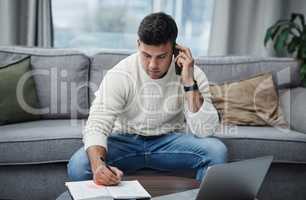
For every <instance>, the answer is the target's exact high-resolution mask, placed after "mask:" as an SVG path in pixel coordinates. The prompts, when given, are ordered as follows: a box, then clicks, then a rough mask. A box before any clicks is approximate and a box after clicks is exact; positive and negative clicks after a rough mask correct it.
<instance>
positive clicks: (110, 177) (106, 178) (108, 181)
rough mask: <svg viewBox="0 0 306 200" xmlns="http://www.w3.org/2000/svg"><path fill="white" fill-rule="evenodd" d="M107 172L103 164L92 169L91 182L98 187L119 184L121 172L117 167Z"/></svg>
mask: <svg viewBox="0 0 306 200" xmlns="http://www.w3.org/2000/svg"><path fill="white" fill-rule="evenodd" d="M109 167H110V168H111V170H112V171H113V172H114V173H115V174H114V173H113V172H112V171H111V170H109V169H108V168H107V167H106V165H105V164H104V163H102V164H101V165H99V166H98V167H97V168H96V169H93V180H94V182H95V183H96V184H98V185H117V184H119V183H120V181H121V179H122V176H123V172H122V171H121V170H119V169H118V168H117V167H111V166H109Z"/></svg>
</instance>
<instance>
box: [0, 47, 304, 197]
mask: <svg viewBox="0 0 306 200" xmlns="http://www.w3.org/2000/svg"><path fill="white" fill-rule="evenodd" d="M130 53H131V52H125V51H107V50H101V52H99V53H97V54H95V55H92V56H87V55H86V54H84V53H82V52H81V50H68V49H67V50H64V49H39V48H24V47H0V63H3V62H6V61H8V60H12V59H16V58H18V57H20V56H23V55H28V54H29V55H31V64H32V67H33V70H34V72H37V73H35V75H34V79H35V82H36V84H37V92H38V98H39V101H40V104H41V107H42V108H43V114H42V119H41V120H39V121H32V122H23V123H17V124H9V125H3V126H0V199H31V200H35V199H55V198H56V197H57V196H58V195H59V194H61V193H62V192H63V191H64V190H65V186H64V182H65V181H67V180H68V178H67V173H66V164H67V161H68V160H69V158H70V156H71V155H72V154H73V153H74V152H75V151H76V150H77V149H78V148H80V147H81V146H82V142H81V137H82V136H81V132H82V129H83V127H84V126H85V121H86V118H87V117H88V110H89V108H90V104H91V102H92V100H93V98H94V94H93V93H94V91H95V90H96V89H97V88H98V86H99V84H100V82H101V80H102V78H103V75H104V74H105V72H106V71H107V70H108V69H110V68H111V67H112V66H114V65H115V64H116V63H117V62H118V61H120V60H121V59H123V58H124V57H126V56H128V55H129V54H130ZM196 63H197V64H198V65H199V66H200V67H201V68H202V69H203V70H204V71H205V72H206V75H207V77H208V79H209V81H210V82H214V83H222V82H224V81H231V80H237V79H244V78H246V77H249V76H251V75H254V74H257V73H261V72H268V71H272V72H273V75H274V79H275V81H276V83H277V86H278V89H279V91H280V100H281V106H282V107H283V110H284V114H285V117H286V119H287V120H288V121H289V122H290V127H291V130H287V131H284V130H280V129H277V128H274V127H240V126H229V127H225V128H223V129H221V130H220V131H218V132H217V133H216V136H217V137H219V138H221V139H222V140H223V141H224V142H225V144H226V145H227V147H228V149H229V160H230V161H236V160H241V159H247V158H253V157H257V156H262V155H274V157H275V160H274V162H273V164H272V167H271V170H270V171H269V173H268V175H267V178H266V180H265V182H264V184H263V187H262V188H261V190H260V194H259V199H261V200H276V199H277V200H285V199H286V200H287V199H295V200H304V199H305V198H306V190H305V188H306V153H305V152H306V125H305V123H304V121H305V120H306V114H305V113H306V112H305V111H306V105H305V103H304V102H305V101H304V99H305V98H306V89H305V88H303V87H301V81H300V79H299V78H298V77H299V76H298V71H299V67H298V63H297V62H296V61H294V60H293V59H289V58H258V57H200V58H196ZM0 95H5V94H0ZM0 112H1V111H0ZM250 173H252V172H250Z"/></svg>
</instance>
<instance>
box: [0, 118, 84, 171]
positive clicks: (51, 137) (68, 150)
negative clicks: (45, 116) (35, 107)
mask: <svg viewBox="0 0 306 200" xmlns="http://www.w3.org/2000/svg"><path fill="white" fill-rule="evenodd" d="M84 123H85V121H84V120H40V121H33V122H24V123H18V124H10V125H4V126H0V133H1V134H0V165H13V164H33V163H48V162H50V163H52V162H62V161H67V160H68V159H69V158H70V157H71V155H72V154H73V153H74V152H75V151H76V150H77V149H78V148H80V147H81V146H82V141H81V137H82V136H81V131H82V129H83V126H84Z"/></svg>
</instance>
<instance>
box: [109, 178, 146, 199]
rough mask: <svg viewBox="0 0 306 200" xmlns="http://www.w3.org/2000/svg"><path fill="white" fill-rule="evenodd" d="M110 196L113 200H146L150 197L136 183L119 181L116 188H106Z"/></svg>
mask: <svg viewBox="0 0 306 200" xmlns="http://www.w3.org/2000/svg"><path fill="white" fill-rule="evenodd" d="M107 189H108V191H109V193H110V194H111V196H112V197H113V198H115V199H128V198H147V197H151V195H150V194H149V193H148V192H147V191H146V190H145V189H144V188H143V187H142V185H141V184H140V183H139V182H138V181H137V180H134V181H121V183H120V184H119V185H118V186H109V187H107Z"/></svg>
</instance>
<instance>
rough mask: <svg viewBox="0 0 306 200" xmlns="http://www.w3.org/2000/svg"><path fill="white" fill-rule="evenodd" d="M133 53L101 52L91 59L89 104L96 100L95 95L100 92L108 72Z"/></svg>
mask: <svg viewBox="0 0 306 200" xmlns="http://www.w3.org/2000/svg"><path fill="white" fill-rule="evenodd" d="M132 53H133V52H132V51H111V50H105V51H103V52H99V53H97V54H96V55H94V56H93V57H92V58H91V67H90V73H89V80H90V90H89V102H90V104H91V102H92V101H93V100H94V98H95V95H94V93H95V92H96V91H97V90H98V88H99V86H100V83H101V81H102V79H103V77H104V75H105V74H106V72H107V71H108V70H109V69H111V68H112V67H113V66H115V65H116V64H117V63H119V62H120V61H121V60H122V59H124V58H126V57H127V56H129V55H130V54H132Z"/></svg>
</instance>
